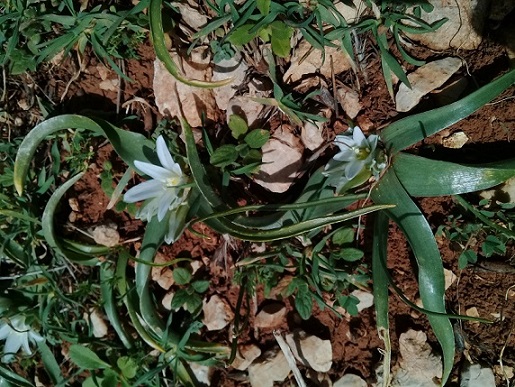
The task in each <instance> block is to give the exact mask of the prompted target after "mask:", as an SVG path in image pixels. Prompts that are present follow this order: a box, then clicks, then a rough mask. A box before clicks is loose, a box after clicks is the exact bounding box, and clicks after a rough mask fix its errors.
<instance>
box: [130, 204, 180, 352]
mask: <svg viewBox="0 0 515 387" xmlns="http://www.w3.org/2000/svg"><path fill="white" fill-rule="evenodd" d="M169 218H170V213H168V215H167V216H165V218H164V219H163V220H162V221H161V222H159V221H158V220H157V216H154V217H153V218H152V219H151V221H150V222H148V223H147V227H146V229H145V236H144V237H143V242H142V244H141V250H140V255H139V260H140V262H148V263H152V262H153V261H154V257H155V256H156V253H157V250H158V249H159V247H160V246H161V244H162V243H163V241H164V237H165V235H166V232H167V230H168V222H169V221H170V219H169ZM151 270H152V266H150V265H145V264H144V263H138V264H137V265H136V291H137V293H138V297H139V310H140V313H141V317H142V318H143V320H144V321H145V322H146V323H147V325H148V326H149V327H150V329H152V331H153V332H154V333H155V334H156V335H157V336H161V335H162V334H163V332H164V331H165V324H164V322H163V320H162V319H161V318H160V317H159V315H158V314H157V312H156V309H157V307H156V303H155V301H154V299H153V298H152V295H151V293H150V289H149V282H150V272H151ZM168 335H169V336H172V337H173V339H172V341H173V342H174V343H177V342H178V338H177V337H174V336H173V335H171V334H170V333H169V334H168Z"/></svg>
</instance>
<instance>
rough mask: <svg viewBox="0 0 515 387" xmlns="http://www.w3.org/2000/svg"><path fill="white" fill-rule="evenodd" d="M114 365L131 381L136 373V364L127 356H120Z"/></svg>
mask: <svg viewBox="0 0 515 387" xmlns="http://www.w3.org/2000/svg"><path fill="white" fill-rule="evenodd" d="M116 365H117V366H118V368H119V369H120V371H121V372H122V374H123V376H124V377H126V378H127V379H132V378H133V377H135V376H136V373H137V371H138V368H139V366H138V363H136V361H135V360H134V359H132V358H130V357H128V356H122V357H120V358H119V359H118V360H117V361H116Z"/></svg>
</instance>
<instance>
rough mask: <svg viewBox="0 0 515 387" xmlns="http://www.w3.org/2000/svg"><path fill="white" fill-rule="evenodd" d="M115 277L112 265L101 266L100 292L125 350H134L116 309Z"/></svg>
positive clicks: (110, 320)
mask: <svg viewBox="0 0 515 387" xmlns="http://www.w3.org/2000/svg"><path fill="white" fill-rule="evenodd" d="M114 276H115V270H114V269H113V268H112V267H111V265H109V264H107V263H104V264H103V265H102V266H100V291H101V292H102V301H103V303H104V311H105V312H106V316H107V318H108V319H109V322H110V323H111V326H112V327H113V328H114V330H115V331H116V333H117V334H118V337H120V340H121V341H122V343H123V345H124V346H125V348H132V341H133V340H132V337H131V336H130V335H129V334H128V333H127V331H126V330H125V327H124V326H123V324H122V322H121V320H120V315H119V313H118V309H117V308H116V301H115V297H114V292H113V287H114V283H113V282H111V281H112V279H113V278H114Z"/></svg>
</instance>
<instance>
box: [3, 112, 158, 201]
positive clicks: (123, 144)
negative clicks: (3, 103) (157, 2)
mask: <svg viewBox="0 0 515 387" xmlns="http://www.w3.org/2000/svg"><path fill="white" fill-rule="evenodd" d="M65 129H87V130H91V131H92V132H94V133H97V134H103V135H104V136H105V137H107V138H108V139H109V141H110V142H111V144H112V145H113V147H114V149H115V150H116V152H117V153H118V155H119V156H120V157H121V158H122V159H123V161H125V162H126V163H127V164H128V165H129V166H130V167H131V168H134V160H140V161H147V162H153V161H155V160H154V158H153V157H155V156H154V151H153V149H154V148H155V144H154V143H153V142H152V141H150V140H148V139H146V138H145V137H144V136H142V135H141V134H138V133H132V132H128V131H126V130H123V129H120V128H117V127H116V126H114V125H112V124H110V123H109V122H107V121H104V120H101V119H98V118H88V117H84V116H80V115H75V114H64V115H61V116H57V117H53V118H50V119H48V120H46V121H43V122H42V123H40V124H39V125H37V126H36V127H34V129H32V130H31V131H30V132H29V133H28V134H27V135H26V136H25V138H24V139H23V141H22V143H21V144H20V147H19V148H18V153H17V154H16V160H15V162H14V177H13V179H14V186H15V188H16V191H17V192H18V194H19V195H21V194H22V193H23V185H24V182H25V178H26V176H27V173H28V170H29V167H30V163H31V162H32V158H33V157H34V154H35V153H36V149H37V148H38V146H39V145H40V144H41V142H43V141H44V140H45V138H46V137H47V136H49V135H51V134H54V133H56V132H58V131H60V130H65Z"/></svg>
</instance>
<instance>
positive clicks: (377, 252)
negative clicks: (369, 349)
mask: <svg viewBox="0 0 515 387" xmlns="http://www.w3.org/2000/svg"><path fill="white" fill-rule="evenodd" d="M374 218H375V219H374V234H373V241H372V243H373V250H372V283H373V292H374V307H375V310H376V325H377V332H378V334H379V338H380V339H381V340H382V341H383V343H384V351H383V352H382V353H383V356H384V359H383V387H387V386H389V385H390V379H391V373H390V370H391V359H392V346H391V342H390V324H389V321H388V277H387V276H386V275H385V270H384V266H383V264H382V262H386V259H387V246H388V216H386V214H385V213H384V212H383V211H379V212H378V213H376V214H375V216H374Z"/></svg>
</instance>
